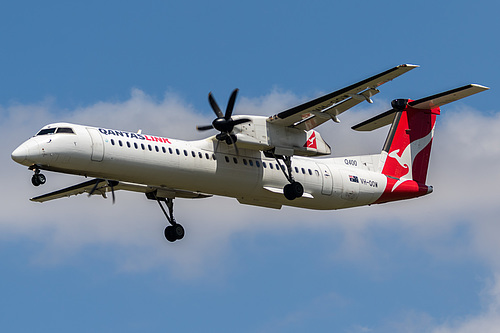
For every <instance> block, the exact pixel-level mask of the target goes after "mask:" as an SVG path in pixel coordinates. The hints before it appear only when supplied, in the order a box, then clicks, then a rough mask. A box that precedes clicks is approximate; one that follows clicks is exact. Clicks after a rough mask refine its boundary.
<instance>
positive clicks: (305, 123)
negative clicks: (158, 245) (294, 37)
mask: <svg viewBox="0 0 500 333" xmlns="http://www.w3.org/2000/svg"><path fill="white" fill-rule="evenodd" d="M417 67H419V66H417V65H411V64H402V65H399V66H396V67H394V68H391V69H389V70H386V71H384V72H382V73H379V74H377V75H374V76H371V77H369V78H367V79H365V80H362V81H360V82H357V83H355V84H352V85H349V86H347V87H345V88H342V89H340V90H337V91H334V92H332V93H329V94H327V95H324V96H321V97H318V98H316V99H313V100H311V101H309V102H306V103H303V104H301V105H298V106H295V107H292V108H290V109H288V110H284V111H282V112H279V113H277V114H275V115H272V116H270V117H266V116H253V115H252V116H250V115H233V109H234V105H235V101H236V97H237V94H238V89H235V90H234V91H233V92H232V94H231V95H230V98H229V101H228V104H227V107H226V110H225V113H223V112H222V111H221V109H220V107H219V105H218V104H217V102H216V101H215V98H214V97H213V95H212V94H211V93H210V94H209V96H208V99H209V103H210V106H211V108H212V110H213V111H214V113H215V115H216V118H215V120H213V122H212V124H210V125H206V126H198V127H197V129H198V130H199V131H208V130H216V131H218V132H219V133H218V134H216V135H213V136H211V137H209V138H206V139H203V140H196V141H183V140H177V139H172V138H167V137H162V136H153V135H147V134H143V133H142V132H141V131H138V132H136V133H134V132H130V131H123V130H116V129H111V128H104V127H93V126H85V125H78V124H71V123H54V124H49V125H46V126H44V127H43V128H42V129H41V130H40V131H39V132H37V133H36V135H35V136H33V137H32V138H30V139H28V140H27V141H26V142H24V143H22V144H21V145H20V146H19V147H17V148H16V149H15V150H14V151H13V152H12V155H11V157H12V159H13V160H14V161H15V162H17V163H19V164H22V165H24V166H27V167H28V168H29V170H32V171H33V172H34V174H33V176H32V178H31V181H32V184H33V185H34V186H40V185H43V184H45V183H46V177H45V176H44V175H43V174H42V173H41V170H47V171H53V172H58V173H64V174H73V175H80V176H84V177H86V178H87V177H91V178H92V179H90V180H88V181H85V182H83V183H80V184H77V185H74V186H70V187H67V188H64V189H60V190H57V191H54V192H50V193H47V194H44V195H40V196H36V197H34V198H31V199H30V200H31V201H34V202H46V201H50V200H54V199H58V198H63V197H69V196H72V195H78V194H83V193H87V194H88V196H89V197H90V196H91V195H102V196H103V197H104V198H106V197H107V194H108V193H109V192H111V196H112V200H113V202H114V201H115V191H116V190H125V191H133V192H139V193H144V194H145V195H146V197H147V198H148V199H151V200H155V201H157V202H158V204H159V206H160V208H161V210H162V211H163V214H164V215H165V217H166V219H167V221H168V222H169V225H168V226H167V227H166V228H165V230H164V235H165V238H166V239H167V240H168V241H169V242H174V241H177V240H180V239H182V238H183V237H184V235H185V230H184V228H183V226H182V225H181V224H179V223H177V221H176V220H175V218H174V199H176V198H207V197H211V196H213V195H217V196H225V197H232V198H236V199H237V200H238V201H239V202H240V203H242V204H248V205H255V206H261V207H267V208H275V209H280V208H281V207H282V206H283V205H286V206H294V207H301V208H307V209H316V210H336V209H342V208H349V207H356V206H364V205H372V204H381V203H386V202H391V201H397V200H404V199H410V198H416V197H420V196H424V195H427V194H429V193H432V191H433V187H432V186H430V185H426V178H427V171H428V165H429V159H430V153H431V145H432V140H433V136H434V130H435V123H436V116H437V115H439V114H440V107H441V106H443V105H445V104H448V103H451V102H453V101H456V100H459V99H461V98H464V97H467V96H470V95H473V94H476V93H479V92H481V91H484V90H487V89H489V88H488V87H484V86H481V85H478V84H469V85H466V86H463V87H460V88H456V89H453V90H449V91H446V92H443V93H440V94H436V95H432V96H429V97H425V98H421V99H417V100H411V99H395V100H393V101H392V103H391V106H392V108H391V109H390V110H388V111H386V112H384V113H382V114H379V115H377V116H375V117H372V118H370V119H368V120H366V121H364V122H362V123H360V124H357V125H355V126H353V127H352V129H354V130H356V131H372V130H375V129H378V128H381V127H384V126H386V125H391V127H390V130H389V133H388V136H387V139H386V141H385V144H384V146H383V148H382V151H381V152H380V153H378V154H372V155H362V156H347V157H328V158H325V156H327V155H330V154H331V148H330V146H329V145H328V144H327V143H326V142H325V141H324V140H323V139H322V137H321V135H320V133H319V132H318V131H316V130H315V128H316V127H317V126H319V125H321V124H323V123H325V122H327V121H329V120H332V121H333V122H335V123H339V119H338V117H339V115H341V114H342V113H343V112H345V111H347V110H348V109H350V108H352V107H354V106H356V105H357V104H359V103H361V102H363V101H367V102H369V103H372V97H373V96H374V95H376V94H378V93H379V90H378V88H379V87H380V86H381V85H382V84H384V83H386V82H388V81H391V80H393V79H394V78H396V77H398V76H400V75H402V74H404V73H407V72H408V71H410V70H412V69H414V68H417ZM321 156H323V158H318V157H321ZM292 159H293V160H292Z"/></svg>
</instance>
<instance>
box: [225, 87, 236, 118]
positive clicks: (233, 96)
mask: <svg viewBox="0 0 500 333" xmlns="http://www.w3.org/2000/svg"><path fill="white" fill-rule="evenodd" d="M238 91H239V89H238V88H236V89H234V90H233V92H232V93H231V97H229V102H227V108H226V114H225V116H224V118H226V120H229V119H231V115H232V114H233V109H234V103H235V102H236V96H238Z"/></svg>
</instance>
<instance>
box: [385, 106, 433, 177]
mask: <svg viewBox="0 0 500 333" xmlns="http://www.w3.org/2000/svg"><path fill="white" fill-rule="evenodd" d="M409 102H412V101H409V100H395V101H393V107H394V108H395V109H398V108H399V109H401V111H398V112H397V113H396V115H395V117H394V121H393V123H392V127H391V130H390V131H389V135H388V136H387V140H386V143H385V145H384V152H385V154H384V153H382V154H383V156H382V158H384V159H385V161H384V164H383V168H382V173H383V174H384V175H386V176H390V177H394V178H399V179H411V180H414V181H416V182H417V183H419V184H425V180H426V178H427V170H428V166H429V159H430V154H431V145H432V138H433V136H434V125H435V123H436V115H439V114H440V110H439V107H437V108H433V109H415V108H413V107H411V106H410V105H409V104H408V103H409ZM401 107H404V108H401Z"/></svg>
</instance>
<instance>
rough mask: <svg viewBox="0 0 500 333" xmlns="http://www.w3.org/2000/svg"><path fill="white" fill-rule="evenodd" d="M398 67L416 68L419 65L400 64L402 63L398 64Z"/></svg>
mask: <svg viewBox="0 0 500 333" xmlns="http://www.w3.org/2000/svg"><path fill="white" fill-rule="evenodd" d="M399 67H410V68H412V69H413V68H417V67H420V65H413V64H402V65H399Z"/></svg>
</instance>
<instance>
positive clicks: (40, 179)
mask: <svg viewBox="0 0 500 333" xmlns="http://www.w3.org/2000/svg"><path fill="white" fill-rule="evenodd" d="M46 181H47V178H45V176H44V175H43V174H41V173H36V174H34V175H33V177H31V183H32V184H33V185H34V186H40V185H43V184H45V182H46Z"/></svg>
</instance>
